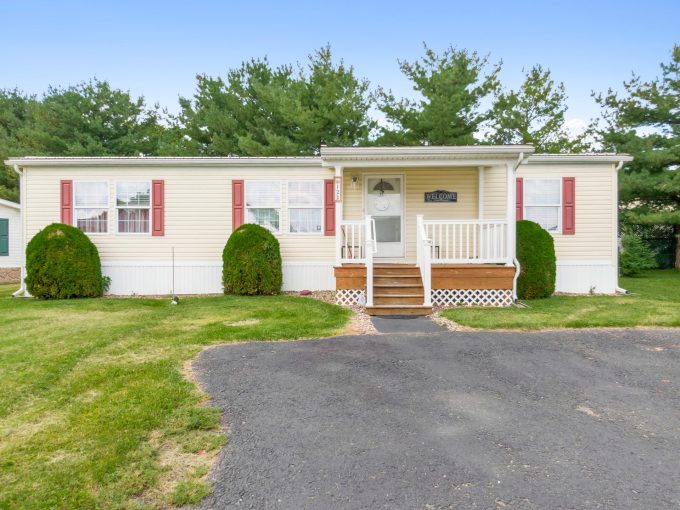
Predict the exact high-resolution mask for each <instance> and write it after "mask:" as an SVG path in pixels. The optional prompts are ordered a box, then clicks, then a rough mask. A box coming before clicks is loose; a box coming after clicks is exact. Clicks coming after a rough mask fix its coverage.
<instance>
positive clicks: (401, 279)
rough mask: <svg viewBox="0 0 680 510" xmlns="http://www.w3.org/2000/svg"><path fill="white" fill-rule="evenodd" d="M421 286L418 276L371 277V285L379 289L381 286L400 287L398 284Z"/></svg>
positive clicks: (392, 275)
mask: <svg viewBox="0 0 680 510" xmlns="http://www.w3.org/2000/svg"><path fill="white" fill-rule="evenodd" d="M415 283H417V284H422V280H421V279H420V274H391V275H385V276H379V275H376V274H374V275H373V285H374V286H376V287H379V286H381V285H385V286H389V285H400V284H411V285H413V284H415Z"/></svg>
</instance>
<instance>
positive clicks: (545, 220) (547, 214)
mask: <svg viewBox="0 0 680 510" xmlns="http://www.w3.org/2000/svg"><path fill="white" fill-rule="evenodd" d="M524 219H527V220H530V221H534V222H536V223H538V224H539V225H540V226H541V227H543V228H544V229H546V230H547V231H548V232H552V233H555V232H559V231H560V227H561V223H562V181H561V179H550V178H546V179H527V178H525V179H524Z"/></svg>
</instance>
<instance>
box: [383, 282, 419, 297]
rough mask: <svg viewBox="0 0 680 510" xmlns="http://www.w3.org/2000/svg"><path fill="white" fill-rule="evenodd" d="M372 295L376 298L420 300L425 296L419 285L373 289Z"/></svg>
mask: <svg viewBox="0 0 680 510" xmlns="http://www.w3.org/2000/svg"><path fill="white" fill-rule="evenodd" d="M373 295H374V296H376V297H386V296H409V297H411V296H420V297H421V298H422V297H423V296H424V295H425V291H424V289H423V287H422V286H420V285H418V286H417V287H416V286H413V287H373Z"/></svg>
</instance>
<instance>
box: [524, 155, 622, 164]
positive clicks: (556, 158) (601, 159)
mask: <svg viewBox="0 0 680 510" xmlns="http://www.w3.org/2000/svg"><path fill="white" fill-rule="evenodd" d="M621 161H633V156H631V155H630V154H613V153H607V154H605V153H602V154H597V153H591V154H532V155H531V156H529V158H528V159H527V164H528V165H531V164H552V163H619V162H621Z"/></svg>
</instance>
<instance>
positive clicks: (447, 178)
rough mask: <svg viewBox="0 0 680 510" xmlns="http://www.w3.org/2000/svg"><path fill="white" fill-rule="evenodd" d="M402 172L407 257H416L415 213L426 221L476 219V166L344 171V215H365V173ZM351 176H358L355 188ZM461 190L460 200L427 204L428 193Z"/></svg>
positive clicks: (357, 216)
mask: <svg viewBox="0 0 680 510" xmlns="http://www.w3.org/2000/svg"><path fill="white" fill-rule="evenodd" d="M365 175H401V176H403V179H404V220H403V221H404V234H405V236H404V241H405V246H404V251H405V258H406V260H409V261H415V258H416V244H415V239H416V215H418V214H422V215H424V216H425V219H426V220H428V219H429V220H464V219H477V216H478V214H479V206H478V196H479V181H478V178H479V173H478V170H477V168H408V169H403V170H400V169H396V168H383V169H377V168H376V169H373V168H372V169H353V170H345V173H344V179H343V183H344V189H343V194H344V195H343V200H344V202H343V215H344V218H345V219H348V220H359V219H362V218H364V217H365V209H364V176H365ZM352 176H356V177H358V179H357V183H356V185H355V186H354V188H353V187H352ZM440 189H441V190H446V191H456V192H458V202H457V203H443V204H436V203H425V192H426V191H434V190H440Z"/></svg>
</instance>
